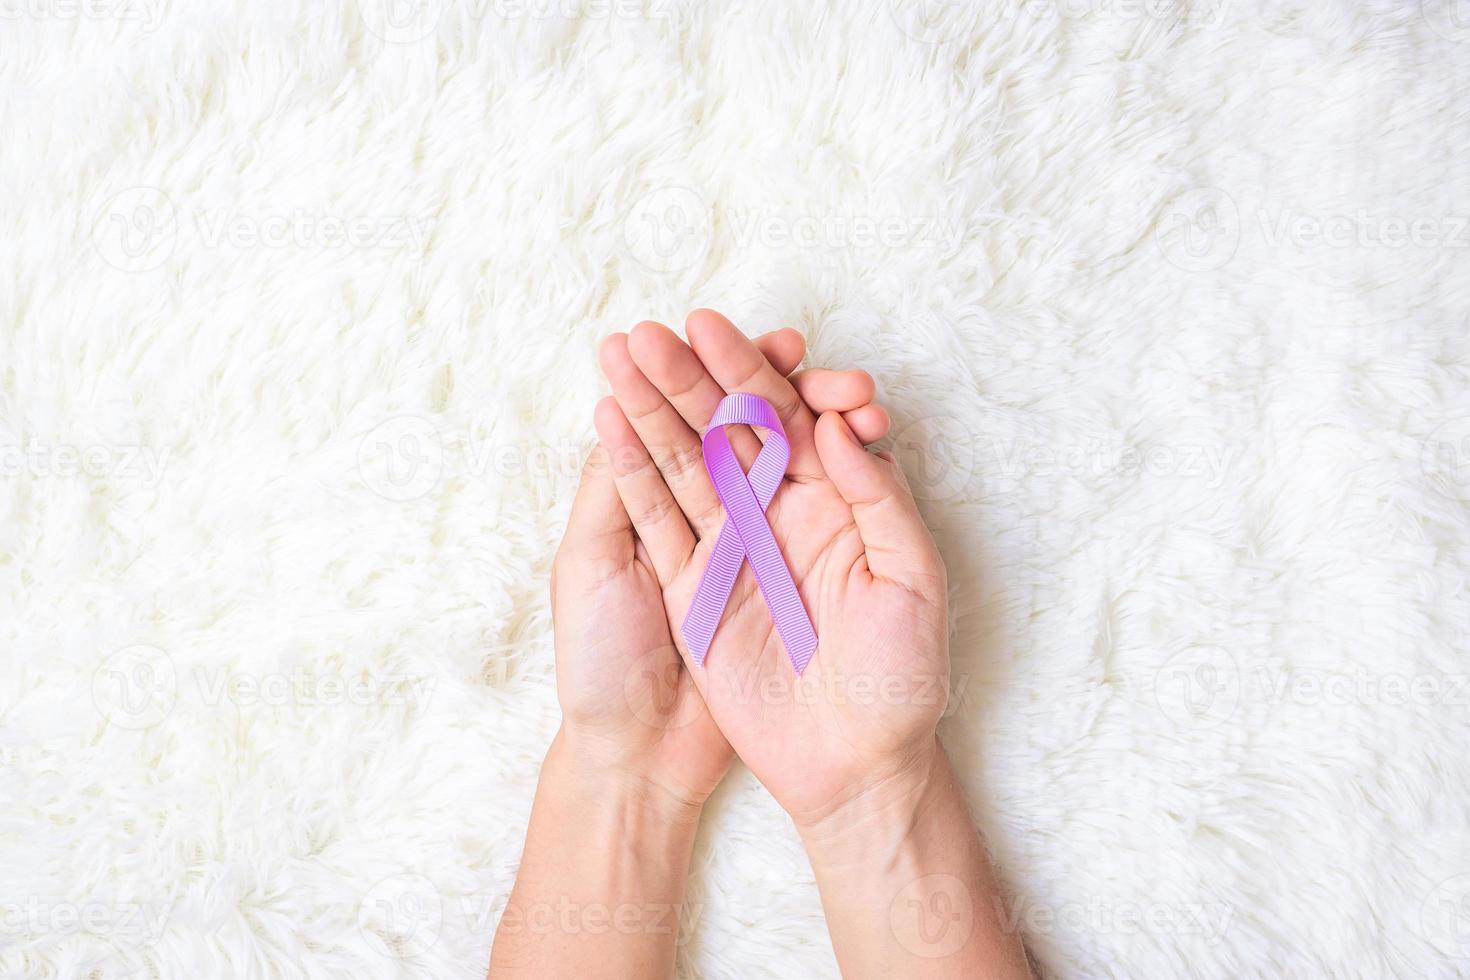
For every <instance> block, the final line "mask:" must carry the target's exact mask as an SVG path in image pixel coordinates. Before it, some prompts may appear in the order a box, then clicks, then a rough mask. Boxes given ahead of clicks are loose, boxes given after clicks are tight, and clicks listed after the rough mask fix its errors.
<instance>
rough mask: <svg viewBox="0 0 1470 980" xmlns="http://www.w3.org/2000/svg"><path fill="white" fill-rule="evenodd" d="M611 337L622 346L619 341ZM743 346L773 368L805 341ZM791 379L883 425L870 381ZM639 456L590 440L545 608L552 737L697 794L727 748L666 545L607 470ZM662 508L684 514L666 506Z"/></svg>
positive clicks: (650, 781) (835, 375)
mask: <svg viewBox="0 0 1470 980" xmlns="http://www.w3.org/2000/svg"><path fill="white" fill-rule="evenodd" d="M742 339H743V338H742ZM681 346H682V345H681ZM619 349H620V350H621V351H622V352H623V354H624V355H626V348H625V347H620V348H619ZM751 349H752V350H754V351H756V356H758V357H759V358H760V359H761V363H762V364H764V365H765V366H766V367H767V368H768V369H769V370H771V371H772V372H773V373H775V374H776V375H777V376H778V377H782V378H783V380H784V376H785V375H787V374H789V373H790V372H791V371H792V370H794V369H795V368H796V366H797V365H798V364H799V363H800V362H801V359H802V357H803V356H804V355H805V352H806V346H805V341H804V340H803V339H802V338H801V335H800V334H798V333H796V332H795V331H793V330H782V331H778V332H776V333H773V334H769V335H767V336H765V337H762V338H760V339H759V340H758V341H757V342H756V345H755V346H752V347H751ZM686 350H687V348H686ZM793 380H794V381H795V383H796V384H798V385H801V386H802V387H804V388H805V389H806V390H807V392H808V394H809V396H810V397H811V398H812V399H813V402H814V404H816V405H817V406H819V408H818V410H819V411H820V410H821V408H822V407H826V408H831V409H835V410H838V411H844V412H847V414H848V416H849V417H851V418H853V419H854V421H855V424H857V425H858V426H859V427H860V428H861V429H863V431H866V432H868V433H869V434H870V437H871V438H874V439H876V438H879V437H881V436H882V435H883V434H884V432H886V431H887V416H886V415H885V414H884V413H883V411H882V409H881V408H879V407H877V406H875V405H869V404H867V403H868V401H870V399H871V397H872V385H871V381H869V382H868V383H867V384H866V385H864V384H862V383H861V379H857V378H855V377H854V376H852V375H848V374H842V373H839V372H822V371H812V372H804V373H803V374H800V375H797V376H796V377H795V378H794V379H793ZM854 382H856V383H854ZM617 411H618V410H617V406H616V404H615V403H614V402H613V401H612V399H607V400H606V401H605V402H604V403H603V404H602V405H600V406H599V408H598V413H597V418H598V422H599V429H604V428H607V427H608V425H609V423H610V419H609V413H617ZM618 418H619V419H621V416H620V415H619V416H618ZM618 431H619V432H621V430H618ZM640 447H641V444H640ZM646 458H647V457H646V453H644V452H643V451H642V450H641V448H639V449H637V450H631V449H630V446H629V444H628V443H627V441H626V440H624V441H623V442H621V443H619V444H617V445H608V444H606V443H604V444H602V445H599V446H598V447H596V448H595V449H594V450H593V451H592V453H591V454H590V455H589V457H588V459H587V463H586V465H585V467H584V469H583V473H582V482H581V486H580V487H579V488H578V491H577V496H576V499H575V501H574V502H573V505H572V512H571V516H570V518H569V520H568V524H567V530H566V533H565V535H564V537H563V539H562V544H561V547H560V549H559V550H558V552H557V557H556V561H555V564H554V566H553V572H552V611H553V619H554V621H555V638H556V658H557V695H558V699H559V701H560V703H561V708H562V718H563V724H562V739H563V741H564V742H565V743H567V745H568V748H569V749H570V750H571V751H570V753H569V755H570V756H571V757H572V758H574V759H576V760H578V762H579V764H583V765H588V766H592V767H597V768H598V769H600V770H606V771H610V772H613V773H617V774H620V775H624V776H627V777H628V778H630V779H632V780H635V781H637V782H638V783H640V784H641V785H646V786H649V787H654V788H656V789H657V790H658V791H659V792H660V793H661V794H663V795H666V796H667V797H669V798H670V799H672V800H673V801H674V802H676V803H679V804H687V805H690V806H698V805H700V804H702V803H703V802H704V800H705V799H706V798H707V797H708V796H709V794H710V793H711V792H712V791H713V790H714V788H715V786H716V785H717V784H718V783H719V781H720V778H721V777H722V776H723V775H724V773H725V771H726V770H727V769H728V768H729V765H730V762H731V758H732V753H731V748H730V744H729V742H728V741H727V740H726V738H725V736H724V735H723V734H722V733H721V731H720V728H719V727H718V725H717V724H716V723H715V721H714V719H713V718H712V717H711V716H710V712H709V711H708V710H707V709H706V707H705V703H704V700H703V698H702V696H701V694H700V692H699V690H698V687H697V685H696V684H695V683H694V682H693V678H692V677H691V675H690V674H689V672H688V670H687V669H686V668H685V666H684V663H683V661H682V660H681V658H680V655H679V653H678V651H677V649H676V647H675V635H676V630H675V629H671V627H670V619H669V617H668V614H667V611H666V610H667V606H666V601H665V596H664V590H663V586H662V584H661V582H660V580H659V578H658V575H657V570H656V566H655V562H654V559H653V555H654V554H655V553H660V554H661V553H662V552H663V551H664V549H665V544H666V541H665V538H664V534H665V522H663V521H655V522H650V521H648V520H647V519H646V518H647V516H648V515H646V514H642V513H640V514H639V515H638V516H639V518H640V521H634V520H633V519H632V518H631V517H630V514H629V511H628V509H627V507H626V506H625V505H624V501H623V500H622V499H621V497H620V495H619V492H618V489H617V486H616V485H615V482H614V481H615V474H619V475H617V476H616V479H617V481H618V482H619V483H622V484H624V485H625V486H628V487H629V488H632V487H633V486H636V485H638V484H639V482H640V481H641V480H642V479H643V476H641V475H640V460H644V459H646ZM644 475H646V474H644ZM635 499H636V498H635ZM667 516H668V517H670V518H673V519H676V520H678V521H682V520H683V518H682V517H679V516H678V514H677V511H673V512H670V514H669V515H667ZM645 532H647V533H649V534H651V535H653V537H652V539H645V537H644V534H645ZM674 622H675V623H676V624H677V620H676V621H674Z"/></svg>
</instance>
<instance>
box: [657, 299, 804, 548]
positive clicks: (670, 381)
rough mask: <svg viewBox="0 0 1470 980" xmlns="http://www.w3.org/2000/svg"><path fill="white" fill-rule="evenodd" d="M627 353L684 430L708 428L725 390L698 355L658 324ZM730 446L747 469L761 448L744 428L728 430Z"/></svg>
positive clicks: (697, 430)
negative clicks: (678, 418) (676, 416)
mask: <svg viewBox="0 0 1470 980" xmlns="http://www.w3.org/2000/svg"><path fill="white" fill-rule="evenodd" d="M628 353H629V354H631V355H632V357H633V363H634V364H635V365H636V366H637V367H638V368H639V369H640V370H641V371H642V372H643V374H644V375H645V376H646V377H647V379H648V381H650V382H652V383H653V385H654V386H655V387H656V388H657V389H658V390H659V392H660V393H661V394H662V396H663V397H664V398H665V399H666V400H667V401H668V402H669V404H670V405H672V406H673V407H674V410H675V411H676V412H677V413H678V414H679V417H680V418H682V419H683V420H684V422H685V424H686V426H688V427H691V428H692V429H693V431H695V432H699V433H703V432H704V430H705V429H706V428H708V427H709V420H710V419H711V418H712V417H713V416H714V414H715V409H716V408H718V407H719V405H720V399H722V398H724V397H725V389H724V388H721V387H720V385H719V383H718V382H717V381H716V380H715V379H714V378H713V377H711V376H710V373H709V371H707V370H705V366H704V364H703V363H702V362H701V361H700V359H699V357H698V355H696V354H695V353H694V351H692V350H691V349H690V348H689V345H688V344H686V343H684V341H682V340H680V339H679V337H678V335H677V334H675V333H674V331H672V330H670V329H669V328H668V327H666V326H664V325H663V324H661V323H653V322H645V323H640V324H638V326H636V327H634V328H633V332H632V333H631V334H630V335H629V336H628ZM756 356H757V357H760V358H761V363H763V364H764V363H766V360H765V358H764V357H763V356H762V355H760V354H759V353H757V354H756ZM768 366H769V365H768ZM771 370H775V369H774V368H772V369H771ZM645 444H647V443H646V440H645ZM649 445H650V448H651V444H649ZM730 445H731V446H732V447H733V448H734V450H735V455H736V456H737V457H738V458H739V459H740V461H741V463H742V464H743V465H744V466H746V467H747V468H748V467H749V466H750V462H751V460H753V459H755V455H756V453H758V452H760V448H761V444H760V440H759V439H757V438H756V437H755V433H753V432H751V431H750V430H749V429H747V428H746V427H745V426H731V427H730ZM706 482H708V481H706ZM711 492H712V493H713V487H711ZM702 533H703V532H701V534H702Z"/></svg>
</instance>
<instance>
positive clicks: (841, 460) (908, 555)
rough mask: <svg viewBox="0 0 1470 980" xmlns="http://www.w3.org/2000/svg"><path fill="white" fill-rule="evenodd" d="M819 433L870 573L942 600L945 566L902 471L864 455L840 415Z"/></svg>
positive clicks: (825, 420)
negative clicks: (855, 528)
mask: <svg viewBox="0 0 1470 980" xmlns="http://www.w3.org/2000/svg"><path fill="white" fill-rule="evenodd" d="M816 429H817V432H816V444H817V451H818V452H819V453H820V454H821V456H822V462H823V464H824V465H825V467H826V471H827V474H828V479H830V480H831V481H832V483H833V485H834V486H835V487H836V488H837V492H838V493H840V494H841V495H842V499H843V500H845V501H847V503H848V505H849V506H850V507H852V518H853V520H854V521H855V522H856V523H857V529H858V534H859V535H861V537H862V539H863V549H864V550H865V551H866V552H867V556H868V570H869V571H870V572H872V574H873V575H874V576H876V577H877V578H881V579H887V580H889V581H892V582H899V583H901V584H903V585H904V586H906V587H908V588H910V589H914V590H916V591H920V590H922V591H923V592H924V594H928V595H933V594H935V590H938V593H939V594H942V592H943V589H944V563H943V562H942V561H940V558H939V549H938V548H936V547H935V546H934V539H933V538H932V537H931V536H930V534H929V529H928V528H926V527H925V526H924V520H923V518H922V517H920V516H919V508H918V506H917V505H916V504H915V503H914V498H913V495H912V494H910V493H909V491H908V489H907V487H906V485H905V483H904V480H903V473H902V471H901V470H900V469H899V468H898V465H897V464H896V463H893V462H890V461H889V460H887V459H882V458H879V457H878V456H876V455H874V454H873V453H870V452H868V451H867V450H866V449H864V448H863V447H862V444H861V443H859V442H858V441H857V439H856V438H855V437H854V436H853V434H852V430H850V429H849V428H848V427H847V423H846V422H844V421H843V420H842V416H841V415H839V414H838V413H836V412H827V413H826V414H824V415H823V416H822V417H821V419H820V420H819V421H818V422H817V426H816Z"/></svg>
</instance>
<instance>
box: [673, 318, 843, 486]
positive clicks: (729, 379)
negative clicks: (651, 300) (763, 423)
mask: <svg viewBox="0 0 1470 980" xmlns="http://www.w3.org/2000/svg"><path fill="white" fill-rule="evenodd" d="M685 332H686V333H688V335H689V345H690V346H691V347H692V348H693V349H694V353H695V354H697V355H699V359H700V361H702V362H703V363H704V365H705V367H706V368H708V369H709V373H710V375H711V376H713V378H714V380H715V381H716V382H718V383H719V385H720V387H721V388H723V389H724V390H725V391H727V392H735V391H744V392H749V393H750V394H752V395H759V396H760V397H761V398H764V399H765V400H766V401H768V402H770V403H771V407H772V408H774V409H775V410H776V414H777V415H778V416H780V418H781V426H782V428H784V429H785V430H786V439H787V441H788V442H790V443H791V462H790V464H789V465H788V466H787V473H788V474H790V475H793V476H799V477H806V478H808V479H821V478H822V477H823V476H824V474H823V472H822V462H821V460H820V459H819V458H818V456H817V451H816V446H815V444H814V443H813V441H812V438H813V433H814V431H815V426H816V418H815V417H814V416H813V415H812V413H811V412H810V411H808V410H807V407H806V403H805V402H803V401H802V400H801V396H799V395H798V394H797V393H796V389H795V388H793V387H792V386H791V382H789V381H787V380H786V378H785V377H783V376H782V375H781V374H780V373H778V372H777V371H776V369H775V368H773V367H771V365H770V362H768V361H767V360H766V359H765V358H764V357H763V356H762V355H761V352H760V351H759V350H757V349H756V346H755V344H752V343H751V342H750V340H749V339H748V338H747V337H746V336H745V335H744V334H743V333H741V332H740V331H739V330H737V329H735V325H734V324H733V323H731V322H730V321H729V320H727V319H725V317H723V316H721V315H720V314H718V313H716V312H715V311H713V310H695V311H694V312H693V313H691V314H689V319H688V321H687V322H686V323H685Z"/></svg>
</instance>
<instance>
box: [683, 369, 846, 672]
mask: <svg viewBox="0 0 1470 980" xmlns="http://www.w3.org/2000/svg"><path fill="white" fill-rule="evenodd" d="M727 425H755V426H759V427H761V428H762V429H766V430H768V431H769V432H770V437H769V438H767V439H766V444H765V445H764V446H762V447H761V451H760V453H759V454H757V456H756V457H755V462H754V463H752V464H751V467H750V473H749V474H745V473H742V472H741V471H740V460H738V459H737V458H736V457H735V451H734V450H732V449H731V448H730V437H729V435H727V434H726V432H725V426H727ZM790 459H791V444H790V443H789V442H787V441H786V431H785V430H784V429H782V428H781V419H780V417H779V416H778V415H777V414H776V410H775V409H774V408H772V407H771V405H770V403H769V402H767V401H766V400H765V399H763V398H759V397H757V396H756V395H749V394H745V393H743V392H737V393H736V394H733V395H726V396H725V397H724V399H722V400H721V401H720V405H719V407H718V408H717V409H715V415H714V418H712V419H710V423H709V428H708V429H707V430H705V433H704V465H705V468H706V469H708V470H709V478H710V481H711V482H712V483H714V485H715V493H717V494H719V497H720V502H721V503H723V504H724V505H725V511H726V513H728V514H729V520H727V521H726V522H725V526H724V527H722V528H720V534H719V537H717V538H716V539H715V547H714V551H713V552H711V554H710V557H709V564H708V565H706V566H705V569H704V575H703V577H701V578H700V580H699V588H697V589H696V590H695V591H694V601H693V602H692V603H691V604H690V606H689V612H688V614H687V615H686V616H685V617H684V625H683V626H682V627H681V631H682V632H683V634H684V642H685V643H686V644H688V646H689V653H690V654H691V655H692V656H693V657H694V662H695V663H696V664H698V665H701V666H703V664H704V658H705V657H706V656H707V655H708V654H709V645H710V642H711V641H712V640H713V639H714V636H715V630H716V629H717V628H719V625H720V617H721V616H723V615H724V613H725V603H726V602H728V601H729V599H730V590H731V589H733V588H734V587H735V576H736V575H738V574H739V572H740V566H741V565H742V564H744V563H745V559H746V558H749V559H750V567H751V569H752V570H753V571H754V572H755V581H756V584H757V585H759V586H760V590H761V594H762V595H763V596H765V597H766V605H767V606H769V607H770V609H771V619H772V620H774V621H775V623H776V632H777V633H779V634H781V642H783V643H785V644H786V655H787V656H788V657H790V658H791V666H793V667H795V668H796V672H797V673H798V674H800V673H801V672H802V671H803V670H805V669H806V665H807V661H809V660H811V659H812V654H813V653H814V652H816V649H817V633H816V631H815V630H814V629H812V621H811V619H810V618H809V617H808V616H807V614H806V608H805V607H804V606H802V604H801V594H800V593H798V592H797V591H796V583H795V582H793V581H792V580H791V570H790V569H789V568H787V567H786V559H785V558H783V557H782V556H781V548H780V546H778V545H777V544H776V538H775V536H774V535H773V534H772V533H771V525H770V524H769V523H768V522H767V521H766V514H765V511H766V508H767V507H769V506H770V505H771V499H772V498H773V497H775V496H776V488H777V487H779V486H780V485H781V478H782V477H783V476H785V475H786V464H787V463H788V462H789V461H790Z"/></svg>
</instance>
